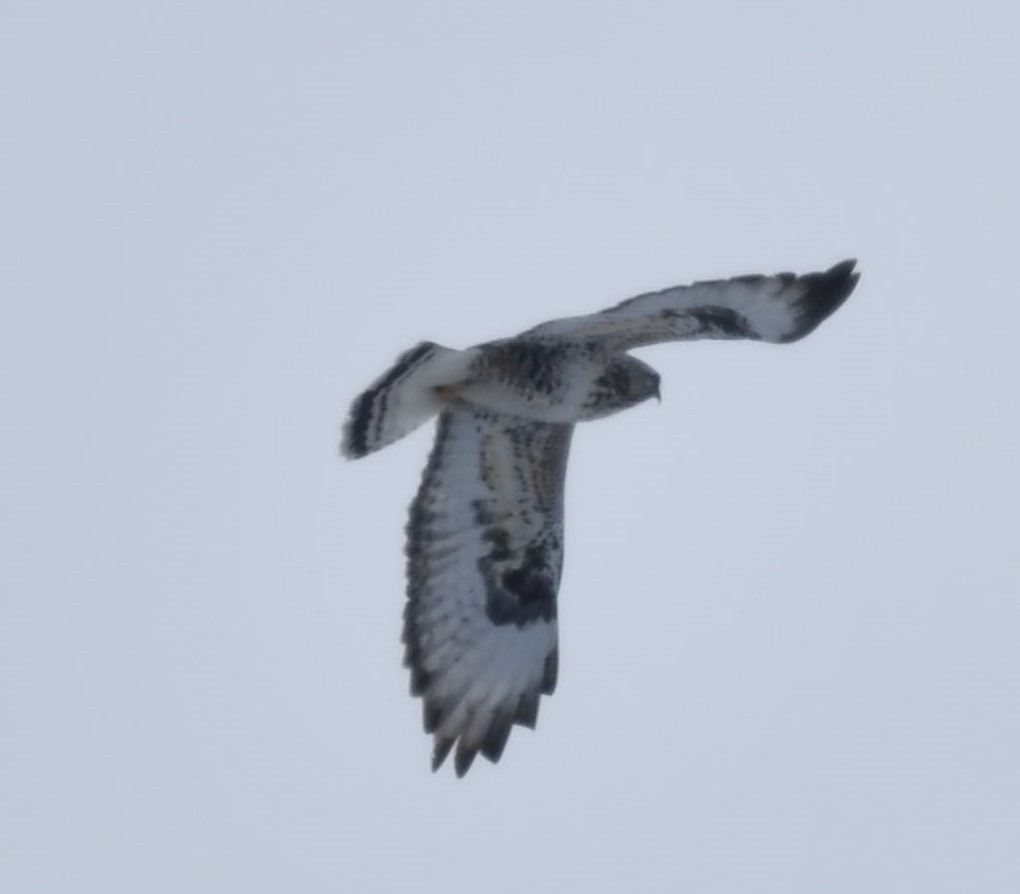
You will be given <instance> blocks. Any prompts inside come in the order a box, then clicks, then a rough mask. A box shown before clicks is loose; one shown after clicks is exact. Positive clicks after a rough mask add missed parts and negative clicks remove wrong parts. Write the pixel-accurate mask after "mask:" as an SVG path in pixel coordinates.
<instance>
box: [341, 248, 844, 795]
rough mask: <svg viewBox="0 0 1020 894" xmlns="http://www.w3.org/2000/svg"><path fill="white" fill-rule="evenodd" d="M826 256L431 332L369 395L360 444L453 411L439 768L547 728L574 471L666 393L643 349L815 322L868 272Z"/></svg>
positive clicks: (354, 413)
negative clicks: (484, 336)
mask: <svg viewBox="0 0 1020 894" xmlns="http://www.w3.org/2000/svg"><path fill="white" fill-rule="evenodd" d="M854 263H855V262H854V261H844V262H843V263H841V264H837V265H836V266H834V267H832V268H831V269H830V270H827V271H825V272H824V273H809V274H807V275H804V276H796V275H794V274H792V273H779V274H777V275H775V276H742V277H736V278H734V279H728V280H717V281H712V282H699V283H695V284H693V285H689V286H679V287H676V288H670V289H664V290H663V291H661V292H652V293H649V294H646V295H639V296H638V297H636V298H631V299H630V300H628V301H624V302H623V303H622V304H618V305H616V307H612V308H609V309H608V310H604V311H602V312H600V313H596V314H591V315H589V316H581V317H571V318H568V319H562V320H553V321H551V322H548V323H543V324H542V325H540V326H536V327H535V328H534V329H529V330H528V331H527V332H523V333H521V334H520V335H517V336H515V337H513V338H507V339H503V340H500V341H493V342H488V343H486V344H482V345H478V346H477V347H474V348H469V349H467V350H465V351H456V350H451V349H450V348H444V347H441V346H439V345H437V344H434V343H432V342H422V343H421V344H419V345H418V346H417V347H414V348H412V349H411V350H410V351H407V352H406V353H405V354H403V355H402V356H401V357H399V358H398V360H397V362H396V363H395V364H394V365H393V367H392V368H391V369H390V370H389V371H388V372H387V373H385V375H383V376H382V377H381V378H379V379H378V380H377V381H376V382H375V383H373V384H372V386H371V387H370V388H369V389H368V390H367V391H365V393H364V394H362V395H361V396H360V397H359V398H357V400H355V401H354V404H353V405H352V407H351V411H350V416H349V418H348V419H347V422H346V424H345V427H344V434H343V443H342V451H343V453H344V454H345V455H346V456H348V457H352V458H353V457H361V456H365V455H366V454H368V453H372V452H373V451H375V450H378V449H379V448H381V447H385V446H386V445H387V444H390V443H392V442H393V441H395V440H397V439H398V438H400V437H402V436H404V435H406V434H407V433H408V432H410V431H412V430H413V429H415V428H416V427H417V426H419V425H421V424H422V423H423V422H425V421H426V420H427V419H429V418H430V417H432V416H434V415H438V416H439V423H438V429H437V432H436V439H435V444H434V446H433V448H432V455H431V456H430V457H429V461H428V465H427V466H426V468H425V475H424V479H423V480H422V484H421V488H420V489H419V491H418V495H417V496H416V497H415V499H414V502H413V503H412V504H411V514H410V521H409V522H408V525H407V578H408V585H407V597H408V601H407V605H406V607H405V611H404V643H405V644H406V647H407V651H406V658H405V662H406V664H407V666H408V667H409V668H410V670H411V691H412V692H413V693H414V694H415V695H420V696H422V698H423V700H424V711H425V730H426V732H429V733H432V734H433V735H434V737H435V745H434V750H433V757H432V764H433V769H436V768H438V767H439V765H440V764H442V762H443V761H444V760H445V759H446V756H447V754H449V752H450V750H451V749H452V748H453V746H454V745H455V744H456V746H457V750H456V755H455V759H454V767H455V769H456V772H457V775H459V776H460V775H463V774H464V773H466V772H467V770H468V768H469V767H470V766H471V762H472V761H473V760H474V758H475V755H476V754H477V753H478V752H479V751H480V752H481V753H482V754H483V755H484V756H485V757H486V758H488V759H489V760H491V761H496V760H498V759H499V756H500V754H501V753H502V751H503V747H504V745H505V744H506V740H507V737H508V736H509V734H510V728H511V726H512V725H513V724H515V723H518V724H522V725H523V726H529V727H533V726H534V725H535V721H536V718H537V715H538V701H539V696H540V695H541V694H542V693H546V694H548V693H551V692H552V691H553V688H554V687H555V685H556V662H557V643H556V591H557V589H558V588H559V584H560V571H561V568H562V565H563V480H564V475H565V472H566V466H567V452H568V450H569V448H570V437H571V435H572V433H573V430H574V424H575V423H577V422H582V421H585V420H589V419H598V418H600V417H602V416H608V415H609V414H610V413H616V412H618V411H620V410H625V409H627V408H628V407H632V406H635V405H636V404H638V403H640V402H641V401H644V400H647V399H648V398H649V397H652V396H653V395H654V396H658V393H659V375H658V373H656V372H655V370H653V369H652V368H651V367H650V366H648V365H647V364H645V363H643V362H641V361H640V360H638V359H636V358H634V357H631V356H630V355H629V354H628V353H626V352H627V351H628V350H629V349H630V348H635V347H638V346H640V345H649V344H654V343H656V342H665V341H679V340H684V339H695V338H730V339H732V338H746V339H754V340H758V341H767V342H775V343H779V344H784V343H786V342H791V341H796V340H797V339H799V338H802V337H803V336H805V335H807V334H808V333H809V332H811V331H812V330H813V329H814V328H815V327H816V326H817V325H818V324H819V323H821V322H822V320H824V319H825V318H826V317H828V316H829V315H830V314H831V313H832V312H833V311H835V310H836V308H838V307H839V306H840V305H841V304H842V303H843V301H844V300H846V298H847V296H848V295H849V294H850V293H851V292H852V291H853V289H854V286H855V285H856V284H857V279H858V274H857V273H855V272H854Z"/></svg>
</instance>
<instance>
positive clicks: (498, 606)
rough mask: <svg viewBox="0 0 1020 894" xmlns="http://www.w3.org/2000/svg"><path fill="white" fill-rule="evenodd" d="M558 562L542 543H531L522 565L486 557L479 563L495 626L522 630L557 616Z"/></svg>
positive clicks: (487, 607) (488, 611)
mask: <svg viewBox="0 0 1020 894" xmlns="http://www.w3.org/2000/svg"><path fill="white" fill-rule="evenodd" d="M557 565H558V561H557V560H556V558H555V557H554V556H553V555H551V553H550V551H549V550H548V549H547V548H546V547H545V545H543V544H532V545H531V546H529V547H528V548H527V549H526V550H525V551H524V555H523V556H521V558H520V562H519V564H516V565H515V564H512V563H510V562H501V561H496V560H494V558H491V557H488V556H486V557H485V558H483V559H480V560H479V562H478V567H479V570H480V571H481V572H482V574H483V575H484V577H485V579H486V581H488V587H487V593H486V598H485V613H486V614H487V615H488V616H489V620H490V621H492V623H493V624H515V625H517V626H518V627H523V626H525V625H526V624H530V623H533V622H534V621H551V620H553V619H554V618H555V617H556V590H557V587H558V586H559V581H558V577H559V575H558V573H557V568H556V566H557Z"/></svg>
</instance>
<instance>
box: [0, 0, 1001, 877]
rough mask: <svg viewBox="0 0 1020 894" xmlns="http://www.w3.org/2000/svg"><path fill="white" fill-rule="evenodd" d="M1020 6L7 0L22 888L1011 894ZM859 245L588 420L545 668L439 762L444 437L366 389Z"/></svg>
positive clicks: (7, 416) (15, 742)
mask: <svg viewBox="0 0 1020 894" xmlns="http://www.w3.org/2000/svg"><path fill="white" fill-rule="evenodd" d="M1018 32H1020V12H1018V7H1017V6H1016V4H1015V3H1012V2H1007V0H1003V2H998V3H996V2H982V0H975V2H970V3H966V4H965V3H958V2H953V3H949V2H943V0H935V2H931V0H928V2H923V3H922V2H905V0H904V2H899V0H892V2H884V3H863V4H862V3H860V2H856V3H836V2H834V3H821V2H800V3H793V2H782V0H780V2H769V3H757V2H753V3H752V2H745V3H726V2H718V0H715V2H701V0H687V2H683V3H679V2H677V3H665V2H662V3H648V2H630V3H604V2H586V3H580V2H576V3H555V2H544V3H536V2H524V0H517V2H514V3H512V4H511V3H498V4H497V3H468V2H463V3H454V2H446V0H443V2H436V3H412V2H407V0H405V2H398V3H392V2H391V3H387V2H378V3H367V2H366V3H359V4H354V3H346V2H343V0H334V2H328V3H327V2H317V3H304V2H295V3H286V4H285V3H276V4H270V3H258V2H255V3H240V2H233V3H231V2H225V0H203V2H201V3H199V2H180V0H178V2H174V3H129V2H121V3H114V2H93V3H66V2H65V3H60V2H56V3H49V4H46V3H38V2H32V3H27V2H16V0H12V2H8V3H6V4H5V6H4V12H3V14H2V22H0V44H2V45H0V83H2V85H3V86H2V88H0V89H2V94H0V96H2V108H0V117H2V130H3V136H2V138H0V228H2V233H0V301H2V315H0V423H2V430H3V445H2V449H0V457H2V465H0V483H2V498H0V553H2V556H0V888H2V889H3V890H4V891H5V892H8V891H9V892H12V894H15V892H17V894H50V892H55V894H56V892H60V894H64V892H67V894H79V892H103V894H120V892H131V894H135V892H145V894H163V892H168V894H169V892H188V894H204V892H228V891H244V892H249V894H251V892H257V894H261V892H302V894H305V892H308V894H319V892H323V894H325V892H344V891H351V892H355V891H358V892H362V891H364V892H375V891H380V892H382V891H386V892H393V891H401V890H408V891H423V892H433V891H435V892H450V891H486V892H494V894H498V892H518V894H519V892H521V891H529V892H542V891H559V890H582V888H581V887H580V886H581V885H585V886H586V887H587V888H588V889H593V890H605V891H660V890H661V891H690V892H726V894H729V892H734V894H736V892H740V894H743V892H756V894H758V892H767V894H772V892H775V894H801V892H803V894H817V892H825V894H842V892H854V894H857V892H881V894H897V892H904V894H908V892H909V894H917V892H924V894H932V892H982V894H1000V892H1001V894H1014V892H1016V891H1017V890H1020V769H1018V758H1017V755H1020V651H1018V639H1020V550H1018V543H1017V538H1018V530H1020V511H1018V508H1017V507H1018V502H1020V422H1018V412H1017V411H1018V390H1020V349H1018V346H1017V333H1018V332H1020V295H1018V286H1017V260H1016V259H1017V252H1018V244H1020V227H1018V223H1017V205H1018V201H1020V175H1018V173H1017V159H1018V158H1020V123H1018V113H1017V109H1018V84H1020V54H1018V52H1017V45H1016V41H1017V34H1018ZM844 257H857V258H859V261H860V269H861V271H862V273H863V276H862V279H861V283H860V285H859V287H858V289H857V291H856V293H855V294H854V295H853V296H852V298H851V299H850V300H849V301H848V303H847V304H846V305H845V306H844V307H843V308H842V309H841V310H840V311H839V312H838V313H837V314H836V315H835V316H834V317H832V318H831V319H830V320H829V321H827V322H826V323H825V324H824V325H823V326H822V327H821V328H820V329H818V330H817V332H815V333H814V334H813V335H812V336H811V337H810V338H808V339H806V340H804V341H803V342H799V343H797V344H795V345H790V346H783V347H775V346H770V345H762V344H753V343H750V342H738V343H709V342H706V343H699V344H675V345H663V346H659V347H655V348H651V349H647V350H643V351H641V352H640V356H641V357H642V358H643V359H645V360H646V361H648V362H650V363H652V364H653V365H655V366H656V367H657V368H658V369H659V370H660V372H661V373H662V376H663V398H664V399H663V402H662V404H661V405H656V404H655V403H654V402H652V403H651V404H646V405H642V406H641V407H639V408H637V409H635V410H633V411H631V412H628V413H624V414H620V415H618V416H615V417H613V418H611V419H608V420H605V421H603V422H598V423H594V424H586V425H584V426H582V427H581V428H579V430H578V431H577V433H576V435H575V438H574V449H573V455H572V459H571V464H570V471H569V478H568V484H567V500H566V503H567V558H566V565H565V574H564V580H563V585H562V588H561V592H560V620H561V673H560V685H559V688H558V690H557V692H556V694H555V695H554V696H553V697H552V698H550V699H544V700H543V704H542V708H541V713H540V717H539V723H538V729H537V731H535V732H530V731H527V730H521V729H517V730H515V732H514V733H513V734H512V736H511V739H510V742H509V744H508V746H507V749H506V752H505V754H504V757H503V760H502V761H501V762H500V763H499V764H498V765H496V766H493V765H490V764H488V763H487V762H485V761H481V760H480V761H478V762H477V763H476V765H475V767H474V768H473V769H472V771H471V773H470V774H469V775H468V776H467V777H466V778H465V779H464V780H457V779H456V778H455V777H454V775H453V773H452V770H451V769H450V768H449V767H446V768H444V770H443V771H441V772H440V773H438V774H436V775H433V774H432V773H430V772H429V768H428V759H429V752H430V747H431V745H430V742H429V740H428V738H427V737H426V736H425V735H424V733H423V732H422V729H421V712H420V705H419V704H418V703H417V702H415V701H414V700H412V699H411V698H410V697H409V695H408V692H407V686H408V684H407V675H406V672H405V671H404V670H403V668H402V667H401V655H402V650H401V646H400V643H399V633H400V618H401V611H402V608H403V601H404V596H403V587H404V584H403V573H404V566H403V554H402V549H403V526H404V521H405V513H406V507H407V504H408V502H409V501H410V499H411V497H412V495H413V493H414V489H415V487H416V486H417V482H418V480H419V477H420V474H421V469H422V466H423V463H424V460H425V456H426V454H427V451H428V447H429V443H430V437H431V429H423V430H422V431H420V432H418V433H417V434H415V435H414V436H413V437H411V438H408V439H407V440H405V441H403V442H401V443H399V444H398V445H396V446H394V447H392V448H389V449H387V450H386V451H384V452H382V453H380V454H378V455H376V456H373V457H370V458H368V459H366V460H364V461H361V462H344V461H342V460H340V459H339V457H338V455H337V447H336V444H337V439H338V435H339V430H340V424H341V421H342V419H343V416H344V414H345V412H346V409H347V406H348V404H349V402H350V400H351V399H352V398H353V397H354V396H355V395H356V394H357V393H358V392H359V391H360V390H361V389H362V388H363V387H365V386H366V385H367V384H368V383H369V382H370V381H371V380H372V379H373V378H374V377H375V376H376V375H378V374H379V373H380V372H381V371H382V370H383V369H385V368H386V367H387V366H388V365H389V364H390V363H391V362H392V360H393V358H394V357H395V356H396V355H397V354H398V353H400V352H401V351H403V350H404V349H406V348H407V347H409V346H410V345H412V344H414V343H415V342H417V341H418V340H420V339H422V338H430V339H434V340H436V341H440V342H442V343H444V344H449V345H451V346H454V347H463V346H466V345H470V344H473V343H476V342H479V341H483V340H486V339H490V338H494V337H498V336H502V335H508V334H511V333H514V332H516V331H519V330H522V329H524V328H526V327H528V326H530V325H533V324H535V323H537V322H539V321H541V320H543V319H547V318H549V317H555V316H563V315H567V314H571V313H581V312H587V311H591V310H595V309H598V308H600V307H603V306H606V305H609V304H612V303H615V302H617V301H619V300H620V299H622V298H626V297H628V296H630V295H633V294H635V293H637V292H641V291H646V290H649V289H653V288H661V287H664V286H668V285H672V284H676V283H682V282H686V281H689V280H692V279H704V278H714V277H722V276H729V275H734V274H742V273H759V272H775V271H777V270H795V271H799V272H806V271H808V270H814V269H821V268H824V267H827V266H829V265H831V264H833V263H835V262H836V261H839V260H841V259H843V258H844Z"/></svg>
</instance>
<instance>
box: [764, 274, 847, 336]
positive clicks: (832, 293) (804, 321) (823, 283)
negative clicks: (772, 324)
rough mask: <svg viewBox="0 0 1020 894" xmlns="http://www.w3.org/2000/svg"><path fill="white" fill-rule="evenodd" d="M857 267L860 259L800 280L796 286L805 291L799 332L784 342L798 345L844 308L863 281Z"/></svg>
mask: <svg viewBox="0 0 1020 894" xmlns="http://www.w3.org/2000/svg"><path fill="white" fill-rule="evenodd" d="M856 266H857V259H856V258H848V259H847V260H845V261H840V262H839V263H838V264H834V265H833V266H832V267H830V268H829V269H828V270H825V271H823V272H821V273H808V274H805V275H804V276H801V277H798V278H797V282H798V283H799V284H801V285H803V286H805V287H806V288H805V291H804V294H803V295H802V296H801V297H800V298H799V299H798V300H797V302H796V306H797V310H798V312H799V317H798V321H797V323H798V325H797V328H796V329H794V330H793V332H791V333H790V334H789V336H788V337H787V338H785V339H783V340H784V341H786V342H791V341H797V340H798V339H800V338H803V337H804V336H805V335H808V334H810V333H811V332H813V331H814V330H815V329H817V328H818V326H819V325H820V324H821V323H822V322H823V321H824V320H826V319H828V318H829V317H830V316H832V314H834V313H835V312H836V311H837V310H839V308H840V307H842V305H843V302H845V301H846V299H847V298H849V297H850V294H851V293H852V292H853V290H854V289H855V288H856V287H857V283H858V281H859V280H860V278H861V274H860V273H859V272H857V271H855V269H854V268H855V267H856Z"/></svg>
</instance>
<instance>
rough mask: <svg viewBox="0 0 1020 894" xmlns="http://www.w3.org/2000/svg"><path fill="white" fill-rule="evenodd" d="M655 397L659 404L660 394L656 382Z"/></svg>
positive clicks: (660, 400)
mask: <svg viewBox="0 0 1020 894" xmlns="http://www.w3.org/2000/svg"><path fill="white" fill-rule="evenodd" d="M655 399H656V400H657V401H658V402H659V403H660V404H661V403H662V394H660V393H659V386H658V384H656V386H655Z"/></svg>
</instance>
